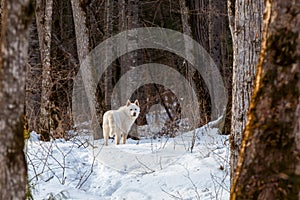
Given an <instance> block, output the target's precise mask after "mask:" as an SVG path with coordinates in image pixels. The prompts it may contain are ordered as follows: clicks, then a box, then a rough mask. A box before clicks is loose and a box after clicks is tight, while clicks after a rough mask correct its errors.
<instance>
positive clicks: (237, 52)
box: [228, 0, 263, 181]
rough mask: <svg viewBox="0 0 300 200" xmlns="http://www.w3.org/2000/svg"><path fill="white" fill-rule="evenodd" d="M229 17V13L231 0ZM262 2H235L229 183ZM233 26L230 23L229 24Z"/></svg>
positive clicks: (247, 96) (250, 86) (252, 73)
mask: <svg viewBox="0 0 300 200" xmlns="http://www.w3.org/2000/svg"><path fill="white" fill-rule="evenodd" d="M228 4H229V5H230V6H229V8H230V10H229V14H232V13H233V12H232V1H230V0H229V1H228ZM262 12H263V0H254V1H251V3H249V2H247V1H244V0H236V2H235V20H234V27H233V36H232V38H233V42H234V43H233V79H232V84H233V86H232V87H233V90H232V120H231V121H232V124H231V138H230V139H231V158H230V162H231V181H232V180H233V178H234V174H235V168H236V165H237V160H238V155H239V150H240V146H241V142H242V138H243V136H242V133H243V131H244V129H245V126H246V119H247V111H248V108H249V104H250V97H251V94H252V91H253V83H254V79H255V73H256V70H255V66H256V64H257V62H258V56H259V50H260V44H261V27H262ZM229 19H230V22H231V23H232V16H229ZM231 25H232V24H231Z"/></svg>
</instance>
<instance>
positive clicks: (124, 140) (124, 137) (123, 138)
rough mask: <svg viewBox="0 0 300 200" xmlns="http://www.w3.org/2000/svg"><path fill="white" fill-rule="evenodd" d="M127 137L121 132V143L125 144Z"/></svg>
mask: <svg viewBox="0 0 300 200" xmlns="http://www.w3.org/2000/svg"><path fill="white" fill-rule="evenodd" d="M126 139H127V134H126V133H124V132H122V143H123V144H125V143H126Z"/></svg>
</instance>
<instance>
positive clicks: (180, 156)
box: [26, 126, 230, 200]
mask: <svg viewBox="0 0 300 200" xmlns="http://www.w3.org/2000/svg"><path fill="white" fill-rule="evenodd" d="M194 133H195V134H196V143H195V147H194V149H193V152H192V153H191V151H190V146H191V137H192V135H193V134H194ZM38 138H39V136H38V135H37V134H36V133H34V132H32V133H31V138H30V139H29V140H28V141H27V148H26V152H27V162H28V173H29V180H30V185H31V190H32V195H33V198H34V199H37V200H39V199H51V198H52V199H53V197H54V198H55V199H84V200H92V199H95V200H99V199H100V200H102V199H121V200H123V199H126V200H135V199H137V200H142V199H154V200H159V199H191V200H192V199H201V200H205V199H218V200H220V199H221V200H223V199H224V200H227V199H229V187H230V186H229V163H228V161H229V144H228V136H222V135H219V134H218V133H217V129H211V128H208V127H207V126H204V127H202V128H199V129H197V130H196V131H195V132H194V131H191V132H188V133H185V134H183V135H181V136H178V137H176V138H169V139H167V138H156V139H142V140H140V141H134V140H130V139H129V140H128V141H127V144H125V145H118V146H116V145H115V144H114V143H113V141H112V140H111V141H110V144H109V146H103V140H95V141H92V140H89V138H88V137H86V136H85V137H84V136H77V137H74V138H72V139H71V140H69V141H65V140H55V141H51V142H41V141H39V139H38Z"/></svg>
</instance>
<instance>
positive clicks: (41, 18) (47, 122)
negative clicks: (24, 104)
mask: <svg viewBox="0 0 300 200" xmlns="http://www.w3.org/2000/svg"><path fill="white" fill-rule="evenodd" d="M52 7H53V0H45V1H42V0H36V10H35V13H36V24H37V30H38V36H39V46H40V51H41V61H42V93H41V107H40V111H41V113H40V130H39V133H40V134H41V137H42V139H44V140H50V134H51V132H52V133H53V131H52V128H51V101H50V95H51V89H52V80H51V55H50V52H51V49H50V47H51V30H52V10H53V9H52Z"/></svg>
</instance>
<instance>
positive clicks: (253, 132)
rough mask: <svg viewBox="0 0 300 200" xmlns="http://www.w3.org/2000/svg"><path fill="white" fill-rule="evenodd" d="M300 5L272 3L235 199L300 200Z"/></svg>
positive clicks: (269, 0)
mask: <svg viewBox="0 0 300 200" xmlns="http://www.w3.org/2000/svg"><path fill="white" fill-rule="evenodd" d="M299 11H300V4H299V2H297V1H280V0H267V1H266V10H265V14H264V30H263V41H262V47H261V55H260V60H259V64H258V66H257V77H256V82H255V90H254V95H253V96H252V100H251V105H250V111H249V115H248V123H247V126H246V130H245V133H244V139H243V142H242V148H241V152H240V158H239V161H238V167H237V173H236V178H235V180H234V182H233V185H232V188H231V199H232V200H233V199H239V200H242V199H261V200H263V199H289V200H293V199H295V200H298V199H300V170H299V169H300V142H299V134H300V128H299V125H300V118H299V115H300V35H299V32H300V12H299Z"/></svg>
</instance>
